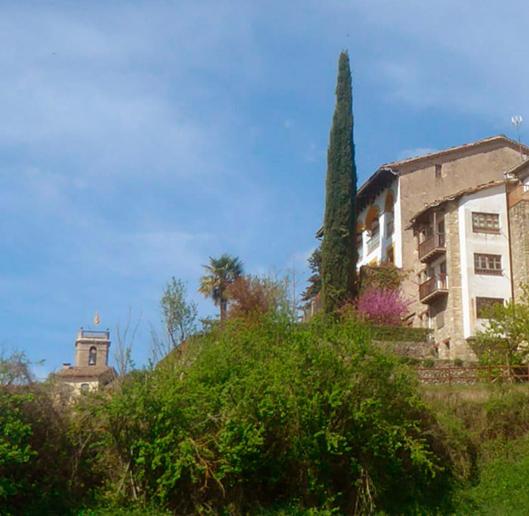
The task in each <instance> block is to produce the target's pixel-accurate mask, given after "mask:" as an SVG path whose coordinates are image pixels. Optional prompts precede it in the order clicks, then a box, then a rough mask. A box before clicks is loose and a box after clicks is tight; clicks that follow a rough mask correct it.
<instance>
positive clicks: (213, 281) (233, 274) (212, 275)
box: [198, 254, 243, 321]
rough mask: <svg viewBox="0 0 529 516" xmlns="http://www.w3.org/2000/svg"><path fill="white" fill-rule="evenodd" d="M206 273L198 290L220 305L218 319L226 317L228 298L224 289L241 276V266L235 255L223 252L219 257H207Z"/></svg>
mask: <svg viewBox="0 0 529 516" xmlns="http://www.w3.org/2000/svg"><path fill="white" fill-rule="evenodd" d="M204 269H206V274H204V276H202V278H201V280H200V287H199V289H198V291H199V292H201V293H202V294H204V295H205V296H206V297H211V299H213V302H214V303H215V306H219V307H220V320H221V321H224V320H225V319H226V312H227V309H228V299H227V297H226V289H227V288H228V286H229V285H231V284H232V283H233V282H234V281H235V280H236V279H237V278H239V277H240V276H242V273H243V266H242V262H241V260H239V258H237V257H236V256H230V255H229V254H223V255H222V256H221V257H220V258H212V257H211V256H210V258H209V265H204Z"/></svg>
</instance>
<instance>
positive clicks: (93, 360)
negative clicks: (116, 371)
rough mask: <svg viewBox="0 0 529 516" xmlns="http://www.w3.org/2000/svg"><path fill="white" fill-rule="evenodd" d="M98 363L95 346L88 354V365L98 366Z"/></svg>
mask: <svg viewBox="0 0 529 516" xmlns="http://www.w3.org/2000/svg"><path fill="white" fill-rule="evenodd" d="M96 363H97V349H96V347H95V346H92V347H91V348H90V351H89V352H88V365H96Z"/></svg>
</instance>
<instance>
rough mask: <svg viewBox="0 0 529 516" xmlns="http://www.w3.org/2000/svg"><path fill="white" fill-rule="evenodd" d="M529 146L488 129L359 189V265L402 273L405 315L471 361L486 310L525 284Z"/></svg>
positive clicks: (449, 351)
mask: <svg viewBox="0 0 529 516" xmlns="http://www.w3.org/2000/svg"><path fill="white" fill-rule="evenodd" d="M528 156H529V148H528V147H525V146H523V145H519V144H518V143H517V142H515V141H513V140H511V139H509V138H507V137H505V136H494V137H491V138H487V139H483V140H479V141H477V142H474V143H470V144H466V145H461V146H458V147H453V148H449V149H446V150H443V151H440V152H434V153H431V154H427V155H425V156H419V157H415V158H410V159H406V160H401V161H395V162H391V163H387V164H385V165H382V166H381V167H380V168H379V169H378V170H377V171H376V172H375V173H374V174H373V175H372V176H371V177H369V179H368V180H367V181H366V182H365V183H364V184H363V185H362V186H361V187H360V188H359V190H358V195H357V208H358V227H357V248H358V255H359V261H358V266H359V267H360V266H362V265H368V264H369V265H374V264H379V263H381V262H391V263H394V264H395V265H396V266H397V267H400V268H402V269H403V270H404V271H405V272H406V273H407V275H406V279H405V280H404V283H403V293H404V295H405V297H406V298H407V299H409V300H410V301H411V304H410V315H409V321H410V323H411V324H412V325H413V326H422V327H428V328H431V329H432V330H433V332H432V333H433V338H434V339H435V342H436V345H437V348H438V350H439V356H440V358H447V359H454V358H461V359H466V360H472V359H474V358H475V357H474V355H473V353H472V351H471V348H470V346H469V345H468V340H467V339H468V338H470V337H472V336H473V335H474V334H475V331H476V330H477V329H479V327H480V326H481V325H482V324H483V320H482V317H480V315H482V313H483V310H484V307H485V306H486V305H487V304H490V303H493V302H499V301H501V300H507V299H510V298H511V297H513V296H514V297H515V298H516V296H519V294H520V293H519V285H520V284H522V283H523V282H524V281H529V202H528V201H529V166H528V165H529V163H528V162H526V161H525V160H526V158H527V157H528Z"/></svg>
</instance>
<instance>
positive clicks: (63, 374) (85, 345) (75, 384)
mask: <svg viewBox="0 0 529 516" xmlns="http://www.w3.org/2000/svg"><path fill="white" fill-rule="evenodd" d="M109 349H110V332H109V331H108V330H104V331H99V330H84V329H83V328H81V329H80V330H79V332H78V334H77V339H76V341H75V365H73V366H72V365H71V364H70V363H65V364H64V365H63V368H62V369H61V370H60V371H58V372H56V373H55V378H56V379H57V380H58V381H59V382H60V383H62V384H64V385H66V386H68V387H69V389H70V391H71V394H73V395H78V394H81V393H82V392H89V391H95V390H98V389H100V388H101V387H104V386H105V385H107V384H109V383H110V382H112V380H114V378H115V377H116V372H115V370H114V368H112V367H109V365H108V353H109Z"/></svg>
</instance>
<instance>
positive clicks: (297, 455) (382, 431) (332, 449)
mask: <svg viewBox="0 0 529 516" xmlns="http://www.w3.org/2000/svg"><path fill="white" fill-rule="evenodd" d="M50 389H51V386H36V385H33V386H20V385H19V386H13V385H11V386H10V387H5V386H4V388H2V390H1V391H0V404H1V408H2V410H1V411H0V426H2V429H3V432H2V441H1V442H0V504H1V507H2V513H3V514H4V513H6V514H9V513H11V514H49V513H60V514H69V513H71V514H75V513H79V511H82V514H119V513H120V511H121V513H122V514H134V511H137V512H136V513H137V514H149V511H151V513H152V514H162V513H163V511H169V512H170V513H176V514H193V513H198V512H203V513H210V514H216V513H225V514H259V513H263V514H264V513H270V514H271V513H274V514H303V513H305V512H304V511H308V510H309V509H311V510H313V511H328V512H325V514H331V513H337V514H353V513H356V514H369V513H372V512H378V513H386V514H424V513H430V514H431V513H439V514H443V513H450V512H453V511H454V510H455V509H457V512H458V513H463V512H464V511H466V512H467V513H469V514H470V513H473V514H480V513H481V514H491V512H490V511H489V512H487V510H488V509H487V506H488V505H490V501H489V500H494V504H495V505H491V507H495V508H501V507H516V506H518V505H517V504H518V502H517V500H516V499H512V496H510V495H509V492H508V491H507V490H505V488H503V491H502V488H501V486H502V485H504V484H505V481H506V480H508V481H509V482H513V483H514V484H515V485H523V483H524V482H526V481H527V476H528V474H527V473H526V472H527V469H526V468H525V463H524V460H525V459H523V458H522V459H519V458H518V457H519V455H518V453H522V452H523V451H524V450H527V442H528V441H527V438H528V437H529V434H528V432H529V409H527V407H528V406H529V404H528V401H529V396H528V394H527V392H526V391H525V390H522V391H513V392H511V391H510V390H507V391H505V392H504V391H502V390H496V391H494V392H495V394H494V393H493V394H490V395H489V396H488V397H489V398H490V399H488V400H486V401H473V402H470V401H463V400H461V399H460V398H458V397H451V398H450V397H449V398H446V397H444V398H442V399H443V401H442V402H440V401H436V400H435V397H433V398H432V399H430V401H424V397H423V396H422V395H421V388H420V386H419V385H418V384H417V382H416V380H415V377H414V374H413V372H412V371H411V370H410V369H408V368H407V366H405V365H404V364H402V363H401V362H400V360H399V359H398V358H397V357H396V356H393V355H388V354H385V353H383V352H381V351H380V350H378V349H375V348H373V347H372V346H371V345H370V328H369V327H368V326H366V325H365V324H364V323H360V322H357V321H356V320H354V319H353V318H349V319H345V320H341V321H335V320H329V319H326V318H317V319H315V320H313V321H311V322H310V323H308V324H302V325H300V324H295V323H293V322H292V321H291V320H290V319H288V317H286V316H270V315H269V316H265V317H264V318H261V319H232V320H231V321H228V322H227V323H226V324H225V325H223V326H217V327H216V328H214V329H213V330H211V331H210V332H208V333H205V334H203V335H201V336H196V337H194V338H192V339H191V340H189V341H188V343H187V346H185V349H177V350H176V351H174V352H173V353H172V354H171V355H170V356H169V357H168V358H166V359H165V360H164V361H163V362H162V363H160V364H159V366H158V367H156V368H154V369H151V370H145V371H136V372H133V373H131V374H129V375H128V376H127V377H126V378H125V379H124V380H123V382H122V383H121V384H120V385H117V386H115V389H114V390H113V391H105V392H100V393H98V394H90V395H86V396H83V397H81V399H80V400H79V401H78V402H77V403H76V404H74V405H64V406H60V405H57V402H58V401H57V399H55V398H54V394H53V393H52V391H51V390H50ZM430 398H431V397H430ZM447 400H448V401H447ZM517 450H518V452H517ZM480 477H481V483H480V482H479V480H480ZM502 478H503V481H502V480H501V479H502ZM502 482H503V483H502ZM504 503H509V504H510V505H502V504H504ZM83 508H84V509H83ZM513 510H514V509H513ZM105 511H106V512H105ZM504 513H505V512H504ZM312 514H316V512H313V513H312ZM511 514H516V512H511Z"/></svg>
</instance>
